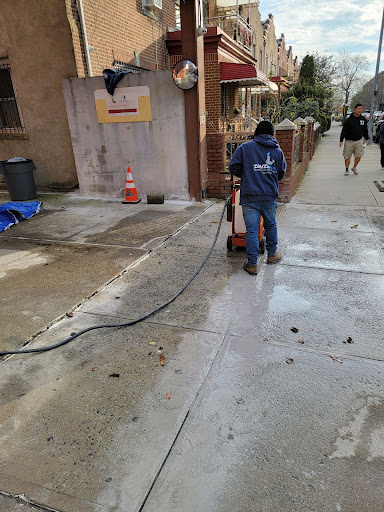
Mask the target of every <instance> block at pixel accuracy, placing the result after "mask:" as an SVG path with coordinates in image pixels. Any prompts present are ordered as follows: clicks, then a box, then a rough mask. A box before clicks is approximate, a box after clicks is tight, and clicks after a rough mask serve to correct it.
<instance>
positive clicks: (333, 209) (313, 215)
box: [279, 203, 384, 233]
mask: <svg viewBox="0 0 384 512" xmlns="http://www.w3.org/2000/svg"><path fill="white" fill-rule="evenodd" d="M375 215H378V219H381V216H382V212H381V209H379V208H371V218H372V219H374V218H375ZM371 218H370V216H369V214H368V212H367V210H366V208H365V207H364V206H356V207H352V206H336V205H313V204H312V205H307V204H298V203H294V204H292V203H290V204H287V205H286V209H285V211H284V215H283V216H282V217H281V218H280V219H279V227H284V228H285V227H288V228H289V227H291V228H299V229H302V228H304V229H308V228H309V229H329V230H334V231H347V232H350V231H351V229H353V231H363V232H365V233H372V231H373V227H372V220H371ZM383 223H384V220H383ZM352 226H355V227H353V228H352Z"/></svg>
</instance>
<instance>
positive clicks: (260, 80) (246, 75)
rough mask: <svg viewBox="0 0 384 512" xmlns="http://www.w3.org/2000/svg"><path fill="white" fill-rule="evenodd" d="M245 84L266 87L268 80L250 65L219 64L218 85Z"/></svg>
mask: <svg viewBox="0 0 384 512" xmlns="http://www.w3.org/2000/svg"><path fill="white" fill-rule="evenodd" d="M229 82H247V85H252V83H253V84H255V85H256V84H264V85H268V78H267V77H266V75H264V73H262V72H261V71H260V70H259V69H257V68H256V67H255V66H252V64H235V63H232V62H220V83H221V84H225V83H229Z"/></svg>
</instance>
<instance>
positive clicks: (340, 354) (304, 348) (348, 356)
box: [229, 333, 384, 366]
mask: <svg viewBox="0 0 384 512" xmlns="http://www.w3.org/2000/svg"><path fill="white" fill-rule="evenodd" d="M229 334H230V336H231V337H238V338H243V339H244V338H246V336H243V335H241V334H231V333H229ZM264 343H265V345H273V346H276V347H284V348H287V349H290V350H294V351H299V352H309V353H311V354H317V355H325V356H328V357H330V356H331V354H332V355H333V354H337V356H338V357H342V358H344V359H348V360H352V361H360V362H363V363H367V364H372V363H377V364H379V365H380V366H382V364H383V363H384V359H377V358H374V357H367V356H359V355H355V354H348V353H346V352H341V351H340V350H338V349H337V348H332V349H331V348H330V349H329V350H324V349H321V348H314V347H309V346H308V345H307V346H300V345H298V346H296V345H293V344H292V343H290V342H289V341H285V342H284V341H270V340H268V341H266V342H263V344H264Z"/></svg>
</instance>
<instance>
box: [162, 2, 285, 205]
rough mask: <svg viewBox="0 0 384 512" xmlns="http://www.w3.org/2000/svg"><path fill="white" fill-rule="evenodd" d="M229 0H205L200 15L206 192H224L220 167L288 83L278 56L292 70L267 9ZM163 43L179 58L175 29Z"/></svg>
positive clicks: (219, 194) (221, 194) (225, 180)
mask: <svg viewBox="0 0 384 512" xmlns="http://www.w3.org/2000/svg"><path fill="white" fill-rule="evenodd" d="M230 4H231V2H230V1H228V0H210V2H209V5H208V6H207V9H206V19H205V24H206V27H207V33H206V34H205V36H204V69H205V91H206V96H205V100H206V121H207V126H206V133H207V135H206V141H207V165H208V191H207V192H208V195H209V196H211V197H224V196H226V195H228V194H229V188H230V187H229V183H228V178H227V177H226V176H223V175H221V174H220V171H223V170H225V169H226V167H227V164H228V161H229V159H230V157H231V155H232V153H233V150H234V148H235V147H237V144H238V143H239V141H241V140H246V139H247V138H250V137H251V136H252V135H253V133H254V129H255V127H256V124H257V120H259V119H260V118H261V117H263V118H266V117H269V111H270V109H271V107H272V106H273V105H276V104H277V102H278V97H279V94H280V87H281V83H283V84H284V87H289V81H288V70H287V71H286V72H285V73H284V75H285V78H281V77H280V75H279V73H280V64H281V63H282V57H283V58H284V65H285V66H286V68H288V63H289V65H290V68H291V69H292V73H293V60H292V57H291V56H288V55H287V52H286V49H285V41H284V44H283V45H282V44H280V46H278V42H277V40H276V34H275V27H274V20H273V16H272V14H269V15H268V18H267V19H266V20H265V21H262V20H261V15H260V12H259V9H258V2H253V3H249V2H248V3H244V4H243V5H239V7H238V10H237V8H236V5H234V6H233V5H232V6H231V5H230ZM238 4H241V2H240V1H239V2H238ZM166 43H167V49H168V52H169V54H170V62H171V65H173V64H174V63H176V62H177V61H178V60H179V59H181V33H180V32H169V33H168V34H167V41H166ZM283 53H284V56H283ZM290 55H292V54H290Z"/></svg>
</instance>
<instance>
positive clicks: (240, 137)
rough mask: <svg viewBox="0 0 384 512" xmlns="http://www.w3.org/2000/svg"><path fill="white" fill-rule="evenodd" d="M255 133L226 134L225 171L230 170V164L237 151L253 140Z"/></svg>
mask: <svg viewBox="0 0 384 512" xmlns="http://www.w3.org/2000/svg"><path fill="white" fill-rule="evenodd" d="M253 137H254V133H253V132H252V133H250V132H233V133H225V134H224V170H228V164H229V161H230V160H231V158H232V156H233V153H234V152H235V151H236V149H237V148H238V147H239V146H241V144H243V142H247V141H249V140H252V139H253Z"/></svg>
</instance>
